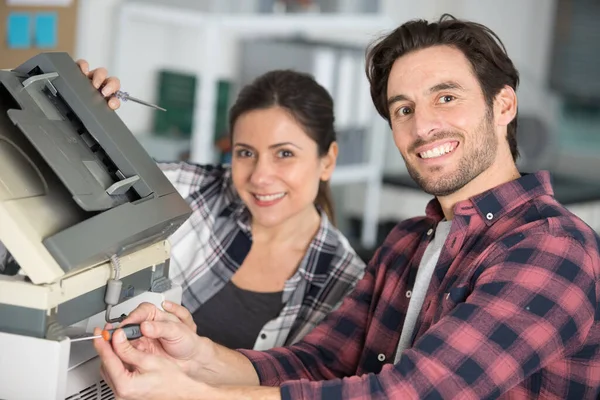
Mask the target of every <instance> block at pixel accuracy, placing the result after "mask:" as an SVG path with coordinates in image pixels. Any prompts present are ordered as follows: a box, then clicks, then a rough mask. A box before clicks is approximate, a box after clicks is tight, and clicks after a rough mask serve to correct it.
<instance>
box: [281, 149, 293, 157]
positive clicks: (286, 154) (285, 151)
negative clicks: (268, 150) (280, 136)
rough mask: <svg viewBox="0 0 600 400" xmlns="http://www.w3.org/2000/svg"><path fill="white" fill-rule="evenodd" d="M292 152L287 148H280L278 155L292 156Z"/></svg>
mask: <svg viewBox="0 0 600 400" xmlns="http://www.w3.org/2000/svg"><path fill="white" fill-rule="evenodd" d="M293 155H294V154H293V153H292V152H291V151H289V150H280V151H279V153H278V156H279V157H281V158H287V157H292V156H293Z"/></svg>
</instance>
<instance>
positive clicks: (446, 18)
mask: <svg viewBox="0 0 600 400" xmlns="http://www.w3.org/2000/svg"><path fill="white" fill-rule="evenodd" d="M444 45H445V46H452V47H454V48H456V49H458V50H460V51H461V52H462V53H463V54H464V55H465V57H466V58H467V59H468V60H469V62H470V63H471V66H472V67H473V71H474V73H475V76H476V77H477V80H478V81H479V85H480V86H481V89H482V91H483V95H484V97H485V100H486V103H487V105H488V107H492V105H493V103H494V98H495V97H496V95H497V94H498V93H499V92H500V90H501V89H502V88H504V86H506V85H508V86H510V87H512V88H513V89H514V90H515V91H516V90H517V86H518V85H519V73H518V71H517V69H516V68H515V66H514V65H513V63H512V61H511V60H510V58H509V57H508V55H507V54H506V48H505V47H504V44H503V43H502V41H501V40H500V38H499V37H498V36H497V35H496V34H495V33H494V32H493V31H492V30H490V29H489V28H487V27H485V26H483V25H481V24H478V23H475V22H470V21H462V20H459V19H456V18H454V17H453V16H451V15H449V14H444V15H442V17H441V18H440V19H439V21H438V22H434V23H428V22H427V21H424V20H413V21H409V22H407V23H405V24H403V25H401V26H400V27H399V28H397V29H396V30H394V31H393V32H391V33H390V34H389V35H387V36H385V37H383V38H382V39H381V40H380V41H378V42H375V43H374V44H373V45H372V46H371V47H370V49H369V50H368V51H367V62H366V72H367V77H368V79H369V82H370V84H371V97H372V99H373V103H374V104H375V108H376V109H377V111H378V112H379V114H380V115H381V116H382V117H384V118H385V119H386V120H387V121H388V122H390V115H389V109H388V104H387V85H388V78H389V75H390V71H391V69H392V65H393V64H394V62H395V61H396V60H397V59H398V58H399V57H402V56H403V55H406V54H408V53H410V52H412V51H415V50H420V49H425V48H429V47H433V46H444ZM506 139H507V141H508V144H509V147H510V151H511V153H512V156H513V159H514V160H515V161H516V160H517V158H518V157H519V151H518V148H517V116H516V115H515V118H514V119H513V120H512V121H511V123H510V124H509V125H508V128H507V135H506Z"/></svg>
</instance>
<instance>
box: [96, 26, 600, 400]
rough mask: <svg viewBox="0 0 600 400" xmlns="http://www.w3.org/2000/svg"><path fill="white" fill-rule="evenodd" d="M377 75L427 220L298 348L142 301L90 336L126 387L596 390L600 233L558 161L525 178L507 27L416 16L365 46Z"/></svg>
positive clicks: (577, 395)
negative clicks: (240, 335)
mask: <svg viewBox="0 0 600 400" xmlns="http://www.w3.org/2000/svg"><path fill="white" fill-rule="evenodd" d="M367 74H368V77H369V80H370V83H371V94H372V98H373V101H374V103H375V106H376V107H377V110H378V111H379V113H380V114H381V115H382V116H383V117H384V118H386V119H387V120H388V121H389V123H390V126H391V128H392V131H393V135H394V140H395V143H396V145H397V147H398V149H399V150H400V153H401V154H402V157H403V158H404V160H405V162H406V165H407V167H408V171H409V173H410V175H411V177H412V178H413V179H414V180H415V181H416V182H418V184H419V185H420V186H421V187H422V188H423V190H424V191H426V192H427V193H430V194H432V195H434V196H435V199H434V200H432V201H431V202H430V204H429V205H428V207H427V210H426V216H424V217H419V218H413V219H409V220H407V221H404V222H401V223H400V224H398V226H397V227H396V228H395V229H394V230H393V231H392V232H391V233H390V235H389V236H388V238H387V239H386V240H385V243H384V244H383V245H382V246H381V247H380V248H379V249H378V251H377V253H376V254H375V256H374V258H373V260H372V261H371V263H370V265H369V268H368V270H367V273H366V275H365V277H364V279H363V280H362V281H360V282H359V284H358V285H357V287H356V290H355V291H354V292H353V293H352V294H351V295H350V296H349V297H348V298H347V299H346V300H345V302H344V303H343V305H342V306H341V307H340V309H339V310H338V311H336V312H334V313H332V314H331V315H330V316H329V317H328V318H327V319H326V320H325V321H324V322H323V323H322V324H320V325H319V326H317V327H316V328H315V330H314V331H313V332H312V333H310V334H309V335H308V336H306V337H305V339H304V340H303V341H301V342H300V343H298V344H296V345H294V346H291V347H286V348H276V349H273V350H269V351H265V352H256V351H247V350H241V351H233V350H228V349H225V348H223V347H220V346H218V345H216V344H214V343H212V342H210V341H208V340H207V339H205V338H199V337H195V336H194V335H193V332H194V330H193V323H192V322H190V321H191V319H190V316H189V313H187V312H186V311H185V310H184V309H183V308H182V307H179V306H176V305H171V304H167V305H165V308H166V310H167V312H166V313H165V312H162V311H159V310H157V309H156V308H153V307H151V306H149V305H143V306H141V307H140V308H139V309H137V310H136V311H134V312H133V313H132V314H131V315H130V316H129V317H128V319H127V320H126V321H125V322H124V323H139V322H142V321H146V322H144V323H143V324H142V331H143V333H144V335H145V336H146V337H145V338H143V339H141V340H139V341H138V342H135V343H134V346H135V347H133V346H132V345H131V344H130V343H129V342H127V341H125V340H122V339H123V338H122V337H120V336H119V335H116V336H115V340H114V342H113V343H112V346H111V345H110V344H109V343H106V342H103V341H101V340H96V341H95V346H96V348H97V350H98V352H99V354H100V356H101V358H102V360H103V371H104V375H105V376H106V378H107V380H108V381H109V384H110V385H111V386H112V387H113V388H114V389H115V391H116V392H117V394H118V395H122V396H123V397H124V398H128V399H129V398H131V399H137V398H139V399H141V398H144V399H151V398H154V397H155V398H169V395H171V396H173V398H175V394H177V395H178V396H180V397H177V398H190V399H202V398H213V399H219V398H247V399H253V398H257V399H258V398H261V399H263V398H264V399H271V398H272V399H278V398H283V399H366V398H370V399H379V398H381V399H383V398H398V399H402V398H410V399H413V398H419V399H475V398H478V399H479V398H481V399H492V398H518V399H526V398H527V399H537V398H544V399H578V400H580V399H596V398H597V397H598V395H600V323H599V320H600V307H599V301H598V297H599V293H600V285H599V283H598V282H599V280H598V276H599V274H600V256H599V247H600V246H599V244H600V238H599V237H598V236H597V235H596V234H595V233H594V232H593V230H592V229H590V228H589V227H588V226H587V225H585V224H584V223H583V222H582V221H581V220H579V219H578V218H576V217H575V216H574V215H572V214H571V213H570V212H568V211H567V210H566V209H565V208H564V207H562V206H561V205H560V204H559V203H558V202H557V201H556V199H555V198H554V197H553V193H552V188H551V183H550V177H549V175H548V173H546V172H539V173H537V174H528V175H522V176H521V175H520V174H519V172H518V170H517V167H516V165H515V160H516V159H517V157H518V152H517V144H516V115H517V97H516V94H515V91H516V89H517V86H518V80H519V78H518V73H517V71H516V69H515V67H514V66H513V64H512V62H511V60H510V59H509V57H508V56H507V55H506V53H505V50H504V48H503V46H502V44H501V42H500V41H499V39H498V38H497V37H496V36H495V35H494V34H493V33H492V32H491V31H490V30H489V29H487V28H486V27H484V26H481V25H479V24H476V23H472V22H466V21H460V20H455V19H454V18H452V17H450V16H444V17H442V18H441V19H440V21H438V22H436V23H427V22H425V21H411V22H408V23H406V24H404V25H402V26H400V27H399V28H398V29H397V30H395V31H394V32H392V33H390V34H389V35H388V36H386V37H385V38H383V39H382V40H381V41H379V42H378V43H377V44H376V45H375V46H374V47H372V48H371V49H370V51H369V53H368V57H367ZM176 317H178V318H176ZM189 326H191V327H192V329H189ZM157 338H159V339H158V340H157ZM119 339H121V340H119ZM126 366H127V368H126ZM259 384H260V385H262V386H263V387H258V385H259ZM165 385H168V387H167V389H168V390H163V391H162V392H161V391H160V390H161V389H160V388H162V387H164V386H165ZM228 385H229V386H228ZM265 386H266V387H265ZM153 396H154V397H153Z"/></svg>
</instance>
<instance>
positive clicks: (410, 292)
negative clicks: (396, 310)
mask: <svg viewBox="0 0 600 400" xmlns="http://www.w3.org/2000/svg"><path fill="white" fill-rule="evenodd" d="M410 296H412V291H410V290H407V291H406V297H407V298H409V299H410Z"/></svg>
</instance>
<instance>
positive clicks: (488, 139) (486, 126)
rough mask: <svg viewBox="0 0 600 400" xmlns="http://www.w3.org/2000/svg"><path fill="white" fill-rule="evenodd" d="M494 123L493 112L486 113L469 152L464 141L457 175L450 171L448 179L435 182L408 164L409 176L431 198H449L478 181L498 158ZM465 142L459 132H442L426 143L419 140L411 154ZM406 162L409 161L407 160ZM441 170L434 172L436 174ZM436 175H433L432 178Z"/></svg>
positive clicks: (445, 176)
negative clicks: (453, 141) (431, 146)
mask: <svg viewBox="0 0 600 400" xmlns="http://www.w3.org/2000/svg"><path fill="white" fill-rule="evenodd" d="M492 121H493V119H492V115H491V113H490V112H486V114H485V115H484V117H483V118H482V120H481V122H480V123H479V125H478V127H477V129H476V130H475V131H474V132H473V134H472V135H470V137H469V139H470V140H471V144H472V145H471V146H470V148H466V146H465V140H462V141H461V145H462V146H465V147H464V148H463V150H462V151H463V152H464V153H463V156H462V158H461V159H460V160H459V162H458V168H457V169H456V171H451V172H450V173H448V174H446V175H442V176H440V177H435V178H429V179H427V178H425V177H423V176H422V175H421V174H420V173H419V171H417V168H415V166H414V165H411V164H409V163H406V168H407V169H408V173H409V175H410V176H411V178H413V180H414V181H415V182H416V183H417V184H418V185H419V186H420V187H421V189H423V191H425V192H426V193H428V194H431V195H433V196H436V197H442V196H448V195H450V194H452V193H455V192H457V191H458V190H460V189H462V188H463V187H464V186H465V185H466V184H467V183H469V182H471V181H472V180H473V179H475V178H477V177H478V176H479V175H480V174H481V173H482V172H484V171H485V170H487V169H488V168H489V167H490V166H491V165H492V164H493V163H494V160H495V158H496V153H497V151H498V142H497V139H496V134H495V132H494V126H493V122H492ZM457 137H458V138H461V137H462V138H463V139H464V136H463V135H462V134H459V133H456V132H441V133H439V134H436V135H435V136H434V137H433V138H431V139H430V140H428V141H427V142H426V141H424V140H422V139H419V140H417V141H416V142H415V143H414V144H413V145H412V146H411V152H412V151H414V150H412V149H415V148H417V147H419V146H423V145H426V144H427V143H433V142H435V141H438V140H442V139H447V138H457ZM405 161H406V159H405ZM439 169H441V168H437V167H436V168H432V169H431V170H432V172H436V170H439ZM432 175H434V174H432Z"/></svg>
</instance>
